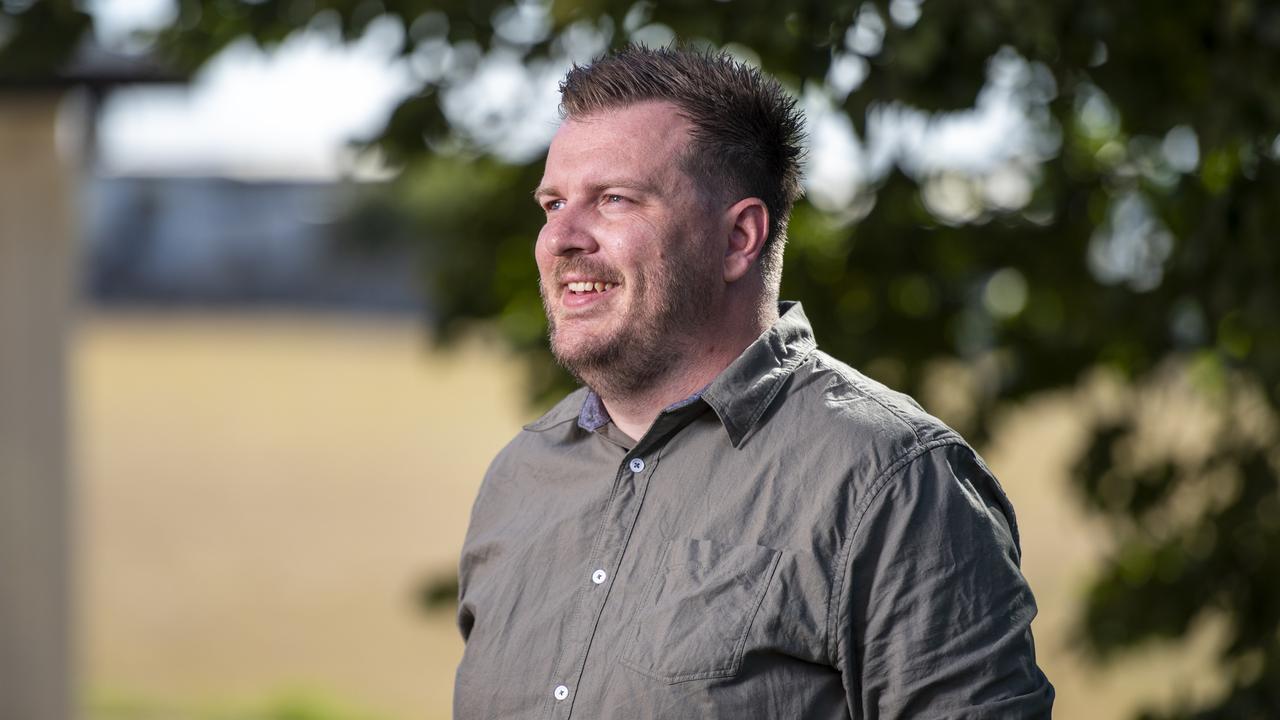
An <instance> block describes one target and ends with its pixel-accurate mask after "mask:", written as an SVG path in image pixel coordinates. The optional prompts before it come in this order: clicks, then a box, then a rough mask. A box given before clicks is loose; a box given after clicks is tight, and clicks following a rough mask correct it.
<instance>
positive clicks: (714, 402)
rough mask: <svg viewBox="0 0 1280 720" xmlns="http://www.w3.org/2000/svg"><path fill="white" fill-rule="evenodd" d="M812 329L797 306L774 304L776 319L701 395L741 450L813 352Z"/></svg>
mask: <svg viewBox="0 0 1280 720" xmlns="http://www.w3.org/2000/svg"><path fill="white" fill-rule="evenodd" d="M817 347H818V343H817V341H816V340H814V338H813V328H812V327H810V325H809V318H808V317H806V316H805V314H804V308H803V307H801V306H800V303H798V302H781V303H778V320H777V322H775V323H774V324H773V327H771V328H769V329H768V330H766V331H765V332H764V334H762V335H761V336H760V337H759V338H757V339H756V341H755V342H753V343H751V345H749V346H748V347H747V349H746V350H744V351H743V352H742V354H741V355H739V356H738V359H737V360H734V361H733V363H732V364H730V365H729V367H727V368H725V369H724V372H722V373H720V375H719V376H718V377H716V379H715V380H714V381H713V382H712V383H711V385H710V386H708V387H707V389H706V390H705V391H704V392H703V393H702V399H703V400H704V401H705V402H706V403H707V404H708V405H710V406H711V409H712V410H715V413H716V415H718V416H719V417H720V422H721V424H723V425H724V429H725V431H726V432H728V433H729V440H730V441H731V442H732V443H733V446H734V447H742V443H743V442H744V441H745V440H746V438H747V435H748V434H749V433H750V432H751V430H752V429H754V428H755V426H756V425H757V424H758V423H759V422H760V418H761V417H762V416H763V415H764V411H765V410H767V409H769V405H770V404H771V403H772V402H773V399H774V398H775V397H777V395H778V393H779V392H780V391H781V390H782V387H783V385H785V384H786V381H787V379H788V378H790V377H791V374H792V373H794V372H795V369H796V368H797V367H799V366H800V364H801V363H802V362H804V361H805V359H806V358H808V357H809V355H811V354H812V353H813V351H814V350H815V349H817Z"/></svg>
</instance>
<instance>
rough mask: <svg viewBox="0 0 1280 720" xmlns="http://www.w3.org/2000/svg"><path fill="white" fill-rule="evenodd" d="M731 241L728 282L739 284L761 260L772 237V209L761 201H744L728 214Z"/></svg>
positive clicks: (726, 262) (726, 257)
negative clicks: (770, 227) (767, 242)
mask: <svg viewBox="0 0 1280 720" xmlns="http://www.w3.org/2000/svg"><path fill="white" fill-rule="evenodd" d="M725 218H726V220H727V222H728V225H729V242H728V244H727V246H726V247H725V251H724V281H725V282H727V283H731V282H735V281H737V280H739V279H741V278H742V276H744V275H746V274H747V271H748V270H750V269H751V266H752V265H754V264H755V263H756V261H757V260H759V259H760V253H761V252H762V251H763V250H764V241H765V239H766V238H768V237H769V208H767V207H765V204H764V201H763V200H761V199H760V198H754V197H750V198H743V199H742V200H739V201H738V202H736V203H734V204H733V205H732V206H731V207H730V208H729V209H728V210H726V211H725Z"/></svg>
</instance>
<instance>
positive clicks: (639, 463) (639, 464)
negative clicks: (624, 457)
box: [629, 458, 644, 473]
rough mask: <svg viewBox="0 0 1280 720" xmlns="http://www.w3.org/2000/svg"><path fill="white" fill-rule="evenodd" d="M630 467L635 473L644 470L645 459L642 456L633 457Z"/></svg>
mask: <svg viewBox="0 0 1280 720" xmlns="http://www.w3.org/2000/svg"><path fill="white" fill-rule="evenodd" d="M629 467H630V468H631V472H633V473H640V472H644V461H643V460H641V459H640V458H631V464H630V466H629Z"/></svg>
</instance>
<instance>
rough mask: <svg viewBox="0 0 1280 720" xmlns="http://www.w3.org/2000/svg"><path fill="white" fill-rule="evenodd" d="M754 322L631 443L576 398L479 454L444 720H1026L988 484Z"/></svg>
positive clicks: (796, 333) (783, 331)
mask: <svg viewBox="0 0 1280 720" xmlns="http://www.w3.org/2000/svg"><path fill="white" fill-rule="evenodd" d="M780 309H781V311H782V316H781V318H780V319H779V320H778V322H777V323H776V324H775V325H774V327H773V328H771V329H770V330H769V331H767V332H766V333H765V334H763V335H762V336H761V337H760V338H759V339H758V340H757V341H756V342H755V343H754V344H752V345H751V346H750V347H748V348H747V350H746V351H745V352H743V354H742V355H741V356H740V357H739V358H738V359H737V360H736V361H735V362H734V363H733V364H732V365H730V366H729V367H728V368H727V369H726V370H724V372H722V373H721V374H720V376H719V377H717V378H716V380H715V381H714V382H712V383H711V384H710V385H709V386H707V387H706V388H705V389H704V390H703V391H702V392H701V393H700V394H698V395H695V396H694V397H692V398H690V399H689V400H688V401H686V402H684V403H679V404H677V405H675V406H672V407H671V408H668V409H667V410H666V411H664V412H662V413H661V414H660V415H659V416H658V418H657V420H656V421H655V422H654V424H653V426H652V427H651V428H650V429H649V431H648V432H647V433H646V434H645V435H644V437H642V438H640V440H639V441H638V442H633V441H632V440H630V439H629V438H627V437H626V436H625V435H624V434H622V433H621V432H619V431H618V430H617V428H616V426H614V425H613V424H612V423H610V422H609V421H608V416H607V413H605V412H604V409H603V406H601V405H600V404H599V401H598V398H596V397H595V396H594V395H593V394H592V393H590V391H588V390H586V389H580V390H578V391H577V392H574V393H572V394H571V395H569V396H568V397H567V398H565V399H564V400H563V401H562V402H561V403H560V404H558V405H557V406H556V407H555V408H553V409H552V410H551V411H550V412H548V413H547V414H546V415H545V416H543V417H542V418H540V419H539V420H537V421H535V422H533V423H531V424H529V425H527V426H526V427H525V428H524V431H523V432H521V433H520V434H519V435H517V436H516V438H515V439H514V440H512V441H511V443H510V444H509V445H508V446H507V447H506V448H505V449H503V450H502V452H501V453H499V455H498V457H497V458H496V459H495V460H494V461H493V464H492V466H491V467H490V469H489V472H488V473H487V475H486V476H485V479H484V483H483V484H482V486H481V488H480V492H479V495H478V497H477V498H476V502H475V507H474V509H473V510H472V515H471V525H470V527H469V529H468V531H467V538H466V542H465V544H464V547H463V552H462V560H461V568H460V604H459V608H458V622H459V627H460V628H461V630H462V635H463V637H464V638H465V639H466V651H465V653H464V656H463V659H462V663H461V664H460V665H459V667H458V673H457V682H456V687H455V697H454V714H455V717H457V718H465V719H467V720H472V719H474V720H495V719H499V718H558V719H563V718H569V717H575V718H734V719H740V718H849V717H852V718H903V717H909V718H917V717H920V718H924V717H928V718H1031V717H1048V716H1049V712H1050V707H1051V705H1052V703H1053V687H1052V686H1051V685H1050V684H1049V682H1048V680H1046V679H1045V676H1044V675H1043V674H1042V673H1041V672H1040V669H1039V668H1038V667H1037V666H1036V661H1035V651H1034V648H1033V646H1032V639H1031V619H1032V618H1033V617H1034V616H1035V613H1036V607H1035V601H1034V600H1033V598H1032V596H1031V590H1030V589H1029V588H1028V587H1027V583H1026V580H1025V579H1024V578H1023V576H1022V573H1021V572H1020V570H1019V547H1018V531H1017V525H1016V523H1015V521H1014V515H1013V508H1012V507H1011V506H1010V504H1009V501H1008V499H1007V498H1006V497H1005V494H1004V492H1003V491H1002V490H1001V488H1000V485H999V484H998V483H997V482H996V480H995V478H994V477H993V476H992V475H991V472H990V471H989V470H988V469H987V467H986V465H985V464H984V463H983V461H982V459H981V458H979V457H978V456H977V454H976V453H974V451H973V450H972V449H971V448H969V446H968V445H966V444H965V442H964V440H962V439H961V438H960V437H959V436H958V435H957V434H956V433H955V432H954V431H952V430H951V429H950V428H948V427H946V426H945V425H943V424H942V423H941V422H940V421H938V420H937V419H935V418H933V417H931V416H929V415H928V414H926V413H925V412H924V411H923V410H922V409H921V408H920V407H919V406H918V405H917V404H916V403H915V402H914V401H913V400H912V399H911V398H909V397H907V396H905V395H902V394H900V393H897V392H894V391H892V390H889V389H887V388H886V387H884V386H883V385H880V384H879V383H876V382H874V381H872V380H870V379H868V378H867V377H865V376H863V375H861V374H860V373H858V372H857V371H855V370H853V369H851V368H850V367H848V366H846V365H844V364H842V363H840V362H839V361H836V360H834V359H833V358H831V357H830V356H828V355H826V354H825V353H823V352H821V351H819V350H818V349H817V346H816V343H815V341H814V338H813V333H812V331H811V329H810V327H809V323H808V320H807V319H806V318H805V316H804V312H803V310H802V309H801V307H800V306H799V305H798V304H794V303H784V304H782V305H781V306H780Z"/></svg>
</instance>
